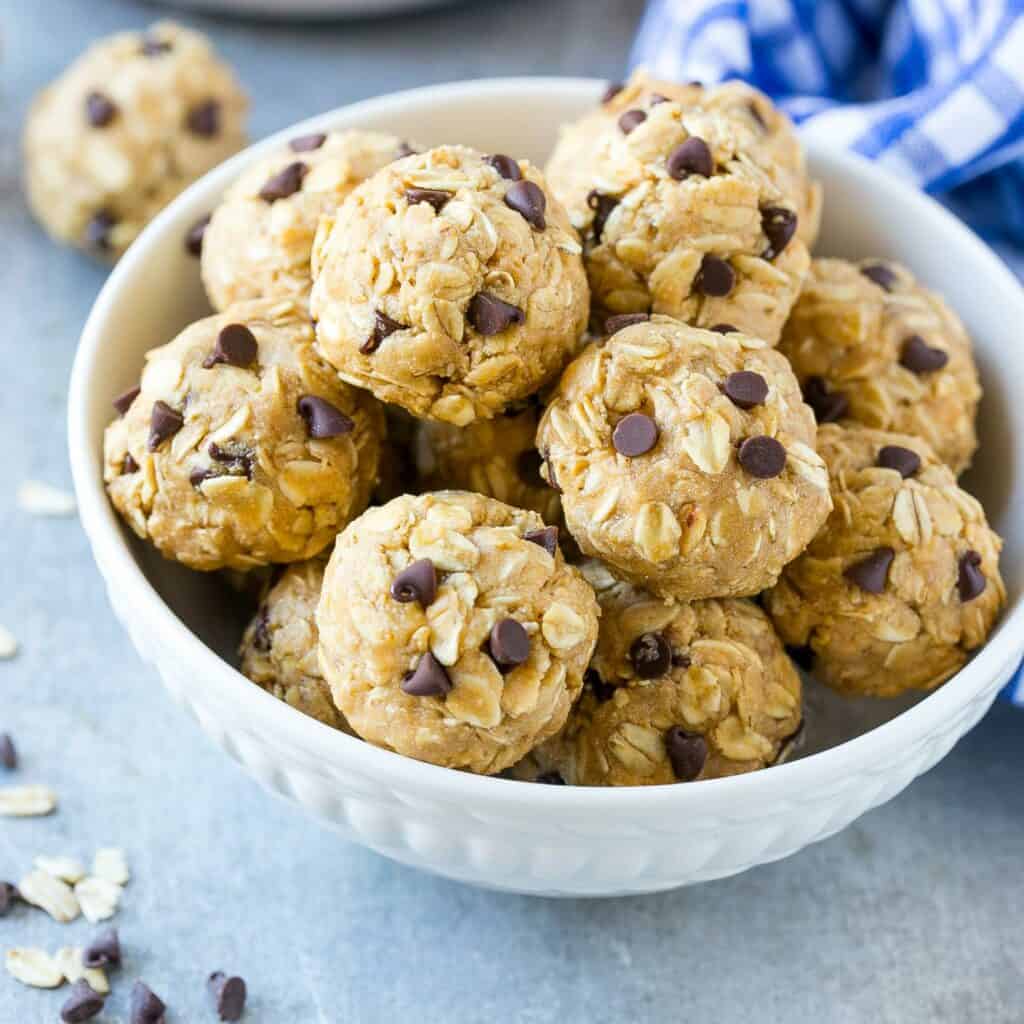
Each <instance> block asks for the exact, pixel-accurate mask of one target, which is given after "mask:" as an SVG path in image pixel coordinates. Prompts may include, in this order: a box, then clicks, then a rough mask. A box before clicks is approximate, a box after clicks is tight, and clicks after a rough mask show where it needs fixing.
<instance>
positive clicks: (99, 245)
mask: <svg viewBox="0 0 1024 1024" xmlns="http://www.w3.org/2000/svg"><path fill="white" fill-rule="evenodd" d="M116 225H117V218H116V217H115V216H114V215H113V214H112V213H110V212H109V211H108V210H100V211H99V212H98V213H95V214H93V216H92V218H91V219H90V221H89V223H88V224H86V225H85V231H84V232H83V234H82V241H83V242H84V243H85V245H86V246H87V247H88V248H90V249H99V250H101V251H106V250H107V249H109V248H110V232H111V231H113V230H114V228H115V227H116Z"/></svg>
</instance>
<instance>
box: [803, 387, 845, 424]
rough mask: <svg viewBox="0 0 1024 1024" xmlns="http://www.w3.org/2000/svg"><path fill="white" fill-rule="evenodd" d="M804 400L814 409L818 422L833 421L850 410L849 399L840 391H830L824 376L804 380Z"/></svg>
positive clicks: (839, 418)
mask: <svg viewBox="0 0 1024 1024" xmlns="http://www.w3.org/2000/svg"><path fill="white" fill-rule="evenodd" d="M804 401H805V402H806V403H807V404H808V405H809V406H810V407H811V409H813V410H814V418H815V419H816V420H817V421H818V422H819V423H835V422H836V420H841V419H842V418H843V417H844V416H845V415H846V414H847V412H849V410H850V400H849V399H848V398H847V397H846V395H845V394H843V392H842V391H830V390H829V386H828V381H827V380H825V378H824V377H818V376H814V377H808V378H807V380H805V381H804Z"/></svg>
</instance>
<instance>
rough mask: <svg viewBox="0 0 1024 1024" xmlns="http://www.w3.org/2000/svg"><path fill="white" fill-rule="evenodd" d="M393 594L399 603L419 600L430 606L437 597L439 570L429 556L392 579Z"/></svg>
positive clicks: (426, 606) (421, 603) (423, 604)
mask: <svg viewBox="0 0 1024 1024" xmlns="http://www.w3.org/2000/svg"><path fill="white" fill-rule="evenodd" d="M391 596H392V597H393V598H394V599H395V600H396V601H397V602H398V603H399V604H411V603H412V602H413V601H417V602H419V604H420V605H422V606H423V607H424V608H429V607H430V606H431V605H432V604H433V603H434V598H435V597H437V570H436V569H435V568H434V563H433V562H432V561H431V560H430V559H429V558H421V559H419V561H416V562H413V563H412V565H410V566H408V567H407V568H405V569H403V570H402V571H401V572H400V573H399V574H398V575H397V576H396V577H395V578H394V579H393V580H392V581H391Z"/></svg>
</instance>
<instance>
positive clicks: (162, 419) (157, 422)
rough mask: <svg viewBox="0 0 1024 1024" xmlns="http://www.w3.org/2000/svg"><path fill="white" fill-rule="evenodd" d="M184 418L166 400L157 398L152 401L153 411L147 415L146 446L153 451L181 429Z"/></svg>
mask: <svg viewBox="0 0 1024 1024" xmlns="http://www.w3.org/2000/svg"><path fill="white" fill-rule="evenodd" d="M184 425H185V419H184V417H183V416H182V415H181V413H180V412H178V410H177V409H172V408H171V407H170V406H169V405H168V404H167V403H166V402H161V401H160V400H159V399H157V401H155V402H154V403H153V412H152V413H151V414H150V417H149V439H148V440H147V441H146V448H147V450H149V451H151V452H155V451H156V450H157V448H159V447H160V445H162V444H163V443H164V441H166V440H167V439H168V438H170V437H174V435H175V434H176V433H177V432H178V431H179V430H181V428H182V427H183V426H184Z"/></svg>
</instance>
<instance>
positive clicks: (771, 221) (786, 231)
mask: <svg viewBox="0 0 1024 1024" xmlns="http://www.w3.org/2000/svg"><path fill="white" fill-rule="evenodd" d="M796 225H797V216H796V214H795V213H794V212H793V211H792V210H787V209H786V207H785V206H762V207H761V230H762V231H763V232H764V235H765V238H767V239H768V248H767V249H765V251H764V252H763V253H761V258H762V259H765V260H773V259H775V257H776V256H778V255H779V253H780V252H782V250H783V249H785V248H786V246H787V245H789V243H790V241H791V239H792V238H793V236H794V235H795V234H796Z"/></svg>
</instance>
